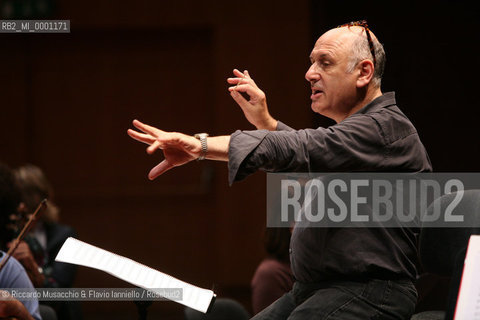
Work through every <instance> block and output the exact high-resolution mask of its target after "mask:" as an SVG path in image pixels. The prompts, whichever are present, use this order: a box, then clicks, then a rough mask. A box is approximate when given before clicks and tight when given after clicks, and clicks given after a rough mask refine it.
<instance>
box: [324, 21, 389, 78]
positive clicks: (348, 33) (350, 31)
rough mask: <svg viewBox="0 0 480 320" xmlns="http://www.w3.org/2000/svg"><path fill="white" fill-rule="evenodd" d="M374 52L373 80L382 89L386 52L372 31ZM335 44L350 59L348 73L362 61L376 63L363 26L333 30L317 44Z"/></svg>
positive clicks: (325, 34)
mask: <svg viewBox="0 0 480 320" xmlns="http://www.w3.org/2000/svg"><path fill="white" fill-rule="evenodd" d="M370 36H371V39H372V43H373V47H374V52H375V58H376V62H375V71H374V75H373V78H372V84H373V85H374V86H375V87H380V84H381V80H382V76H383V71H384V69H385V51H384V50H383V46H382V45H381V44H380V42H379V41H378V39H377V37H376V36H375V34H373V32H371V31H370ZM319 42H320V43H326V42H333V43H338V46H339V47H340V46H341V47H343V49H344V50H346V52H348V53H349V54H348V56H349V58H350V61H349V65H348V71H349V72H352V71H353V69H354V68H355V66H356V65H357V64H358V63H359V62H360V61H362V60H370V61H372V63H373V62H374V59H373V55H372V52H371V50H370V45H369V42H368V38H367V34H366V30H365V28H364V27H361V26H345V27H341V28H335V29H331V30H329V31H327V32H325V33H324V34H323V35H322V36H321V37H320V38H319V39H318V40H317V43H319Z"/></svg>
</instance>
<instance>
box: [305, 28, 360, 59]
mask: <svg viewBox="0 0 480 320" xmlns="http://www.w3.org/2000/svg"><path fill="white" fill-rule="evenodd" d="M362 29H363V28H359V27H350V28H347V27H344V28H335V29H331V30H329V31H327V32H325V33H324V34H323V35H322V36H321V37H320V38H318V40H317V42H316V43H315V47H314V48H313V50H312V54H311V56H313V55H315V56H317V55H325V54H326V55H335V54H337V53H339V50H340V51H344V50H346V48H347V47H349V44H350V43H351V41H352V40H353V39H354V38H355V37H357V36H358V35H359V34H360V33H361V32H362Z"/></svg>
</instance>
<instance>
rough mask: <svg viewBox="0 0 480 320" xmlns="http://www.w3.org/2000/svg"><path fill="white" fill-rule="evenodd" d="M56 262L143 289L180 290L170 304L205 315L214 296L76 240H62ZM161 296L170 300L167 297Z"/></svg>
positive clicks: (208, 291) (205, 290)
mask: <svg viewBox="0 0 480 320" xmlns="http://www.w3.org/2000/svg"><path fill="white" fill-rule="evenodd" d="M55 261H60V262H67V263H73V264H77V265H81V266H85V267H90V268H95V269H98V270H102V271H105V272H107V273H110V274H111V275H113V276H115V277H117V278H119V279H122V280H125V281H127V282H129V283H131V284H133V285H135V286H138V287H140V288H144V289H178V288H180V289H182V290H183V297H182V299H181V300H172V301H175V302H178V303H181V304H183V305H185V306H187V307H190V308H192V309H195V310H198V311H200V312H204V313H205V312H207V309H208V307H209V305H210V303H211V301H212V299H213V297H214V293H213V291H212V290H207V289H202V288H199V287H196V286H193V285H191V284H189V283H186V282H183V281H181V280H178V279H176V278H174V277H171V276H169V275H168V274H165V273H162V272H160V271H157V270H155V269H152V268H150V267H147V266H145V265H143V264H141V263H138V262H136V261H133V260H131V259H128V258H126V257H122V256H120V255H117V254H115V253H112V252H109V251H107V250H103V249H100V248H97V247H95V246H92V245H90V244H88V243H85V242H83V241H80V240H77V239H75V238H68V239H67V240H66V241H65V243H64V244H63V246H62V248H61V249H60V251H59V252H58V255H57V257H56V258H55ZM160 292H161V291H160ZM159 295H161V293H159ZM164 297H165V298H167V299H168V298H169V297H168V296H164Z"/></svg>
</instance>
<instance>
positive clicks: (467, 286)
mask: <svg viewBox="0 0 480 320" xmlns="http://www.w3.org/2000/svg"><path fill="white" fill-rule="evenodd" d="M479 271H480V236H475V235H473V236H470V241H469V242H468V249H467V255H466V257H465V265H464V267H463V274H462V281H461V283H460V290H459V294H458V299H457V306H456V309H455V318H454V319H455V320H463V319H469V320H480V273H479Z"/></svg>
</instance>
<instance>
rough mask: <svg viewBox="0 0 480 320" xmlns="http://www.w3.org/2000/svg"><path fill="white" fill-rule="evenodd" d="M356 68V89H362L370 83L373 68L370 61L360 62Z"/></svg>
mask: <svg viewBox="0 0 480 320" xmlns="http://www.w3.org/2000/svg"><path fill="white" fill-rule="evenodd" d="M357 68H358V72H359V73H358V78H357V88H363V87H365V86H367V85H368V84H369V83H370V82H371V81H372V78H373V73H374V69H375V68H374V66H373V62H372V61H371V60H363V61H361V62H360V63H359V64H358V66H357Z"/></svg>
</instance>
